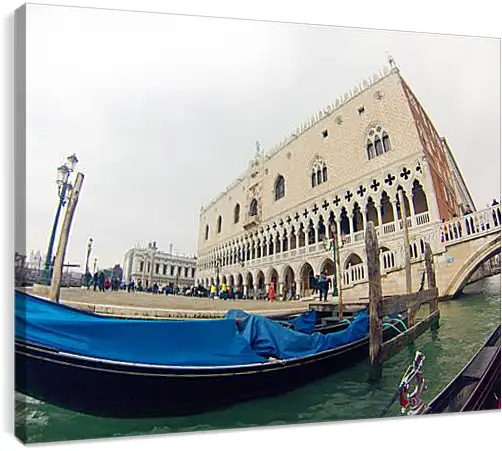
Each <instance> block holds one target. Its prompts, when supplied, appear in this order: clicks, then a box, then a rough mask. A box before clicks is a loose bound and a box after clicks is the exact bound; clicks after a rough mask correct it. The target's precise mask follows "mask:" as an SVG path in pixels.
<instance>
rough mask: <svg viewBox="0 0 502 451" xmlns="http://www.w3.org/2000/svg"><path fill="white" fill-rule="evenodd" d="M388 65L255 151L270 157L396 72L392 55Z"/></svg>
mask: <svg viewBox="0 0 502 451" xmlns="http://www.w3.org/2000/svg"><path fill="white" fill-rule="evenodd" d="M388 62H389V64H388V65H384V66H383V67H382V68H381V69H380V70H378V71H376V72H374V73H373V75H372V76H371V77H368V78H364V79H363V80H361V82H359V83H358V84H356V85H355V86H354V87H353V88H352V89H349V90H348V91H345V93H344V94H343V95H341V96H339V97H337V98H336V99H335V101H334V102H332V103H330V104H328V105H327V106H326V107H324V108H322V109H320V110H319V111H317V112H316V113H315V114H313V115H312V116H311V117H309V118H308V119H307V120H306V121H304V122H302V123H301V124H300V125H299V126H298V127H297V128H296V129H295V131H293V132H292V133H290V134H289V135H287V136H286V137H285V138H284V139H282V140H281V141H279V142H278V143H277V144H276V145H275V146H273V147H272V148H271V149H270V150H269V151H265V150H264V149H263V148H261V147H260V145H259V142H258V141H257V142H256V144H255V145H256V151H257V152H260V153H262V154H263V155H264V159H265V161H267V160H269V159H270V158H272V157H273V156H274V155H276V154H277V153H278V152H280V151H281V150H282V149H284V148H285V147H286V146H288V145H289V144H291V143H292V142H293V141H294V140H295V139H297V138H299V137H300V136H301V135H303V134H304V133H305V132H307V131H308V130H309V129H311V128H312V127H314V126H315V125H316V124H318V123H319V122H320V121H322V120H323V119H325V118H326V117H329V116H331V115H332V114H333V113H335V112H336V111H337V110H339V109H340V108H341V107H342V106H343V105H345V104H347V103H348V102H350V101H351V100H352V99H354V98H355V97H357V96H358V95H359V94H361V93H362V92H364V91H366V90H367V89H369V88H371V87H372V86H373V85H374V84H376V83H378V82H379V81H380V80H382V79H383V78H385V77H386V76H387V75H389V74H390V73H398V72H399V68H398V67H397V65H396V63H395V60H394V58H392V56H390V55H389V56H388ZM246 176H247V171H246V172H244V173H243V174H242V175H241V176H240V177H238V178H237V179H236V180H235V181H234V182H232V183H231V184H230V185H229V186H227V187H226V188H225V189H224V190H223V191H222V192H220V193H219V194H218V195H216V196H215V197H214V198H213V199H212V200H211V201H209V202H208V203H207V204H206V205H203V206H201V209H200V213H201V214H202V213H204V212H206V211H207V210H208V209H209V208H210V207H211V206H213V205H214V204H215V203H216V202H218V201H219V200H220V199H221V198H222V197H224V196H225V194H227V193H228V192H229V191H230V190H232V189H233V188H235V187H236V186H237V185H238V184H239V183H241V182H242V181H243V180H245V178H246Z"/></svg>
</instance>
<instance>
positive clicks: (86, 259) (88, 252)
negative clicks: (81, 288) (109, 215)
mask: <svg viewBox="0 0 502 451" xmlns="http://www.w3.org/2000/svg"><path fill="white" fill-rule="evenodd" d="M91 251H92V238H89V242H88V243H87V256H86V258H85V271H84V281H85V285H86V286H89V285H90V284H91V279H92V277H88V276H87V275H88V274H89V257H90V256H91Z"/></svg>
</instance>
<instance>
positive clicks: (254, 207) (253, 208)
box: [249, 199, 258, 216]
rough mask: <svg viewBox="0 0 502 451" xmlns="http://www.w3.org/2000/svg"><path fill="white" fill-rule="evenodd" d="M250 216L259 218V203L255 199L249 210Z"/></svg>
mask: <svg viewBox="0 0 502 451" xmlns="http://www.w3.org/2000/svg"><path fill="white" fill-rule="evenodd" d="M249 216H258V201H257V200H256V199H253V200H252V201H251V206H250V208H249Z"/></svg>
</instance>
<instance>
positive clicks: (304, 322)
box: [288, 309, 316, 334]
mask: <svg viewBox="0 0 502 451" xmlns="http://www.w3.org/2000/svg"><path fill="white" fill-rule="evenodd" d="M288 323H289V324H290V325H291V326H293V329H294V330H296V331H297V332H303V333H304V334H311V333H312V332H313V331H314V328H315V323H316V313H315V310H314V309H310V310H308V311H306V312H303V313H302V314H300V315H298V316H296V317H294V318H293V319H292V320H290V321H288Z"/></svg>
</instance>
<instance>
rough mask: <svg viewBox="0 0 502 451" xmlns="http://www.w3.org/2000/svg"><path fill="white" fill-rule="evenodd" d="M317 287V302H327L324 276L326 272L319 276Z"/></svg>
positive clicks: (326, 283)
mask: <svg viewBox="0 0 502 451" xmlns="http://www.w3.org/2000/svg"><path fill="white" fill-rule="evenodd" d="M317 284H318V286H319V302H322V301H323V298H324V301H326V302H327V301H328V276H327V274H326V270H324V271H323V273H322V274H321V275H319V278H318V282H317Z"/></svg>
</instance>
